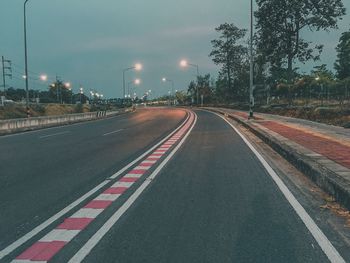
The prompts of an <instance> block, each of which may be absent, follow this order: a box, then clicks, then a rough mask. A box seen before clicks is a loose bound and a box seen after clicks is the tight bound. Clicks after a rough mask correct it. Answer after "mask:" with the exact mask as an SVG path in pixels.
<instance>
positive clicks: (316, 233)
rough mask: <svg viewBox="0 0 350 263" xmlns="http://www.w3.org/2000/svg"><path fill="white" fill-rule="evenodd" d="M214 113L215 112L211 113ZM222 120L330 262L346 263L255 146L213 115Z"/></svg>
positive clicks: (235, 129) (233, 127)
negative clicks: (252, 154) (265, 174)
mask: <svg viewBox="0 0 350 263" xmlns="http://www.w3.org/2000/svg"><path fill="white" fill-rule="evenodd" d="M211 113H213V112H211ZM213 114H215V115H217V116H219V117H220V118H222V119H224V120H225V121H226V122H227V123H228V124H229V125H230V126H231V127H232V129H233V130H234V131H235V132H236V133H237V134H238V135H239V136H240V137H241V138H242V140H243V141H244V142H245V144H246V145H247V146H248V147H249V148H250V150H251V151H252V152H253V153H254V154H255V156H256V157H257V158H258V160H259V161H260V162H261V164H262V165H263V166H264V168H265V170H266V171H267V172H268V174H269V175H270V176H271V177H272V179H273V180H274V182H275V183H276V185H277V186H278V188H279V189H280V191H281V192H282V193H283V195H284V197H285V198H286V199H287V201H288V202H289V204H290V205H291V206H292V207H293V209H294V210H295V212H296V213H297V215H298V216H299V218H300V219H301V220H302V221H303V223H304V224H305V226H306V227H307V229H308V230H309V231H310V233H311V234H312V236H313V237H314V239H315V240H316V242H317V243H318V245H319V246H320V247H321V249H322V250H323V252H324V253H325V254H326V256H327V257H328V259H329V260H330V262H332V263H345V260H344V259H343V258H342V256H341V255H340V254H339V252H338V251H337V250H336V249H335V247H334V246H333V245H332V243H331V242H330V241H329V239H328V238H327V237H326V235H325V234H324V233H323V232H322V230H321V229H320V228H319V227H318V226H317V224H316V223H315V221H314V220H313V219H312V218H311V217H310V215H309V214H308V213H307V212H306V210H305V209H304V207H303V206H302V205H301V204H300V203H299V201H298V200H297V199H296V198H295V197H294V195H293V194H292V192H291V191H290V190H289V189H288V187H287V186H286V185H285V184H284V183H283V181H282V180H281V178H279V176H278V175H277V173H276V172H275V171H274V170H273V169H272V167H271V166H270V165H269V164H268V163H267V161H266V160H265V159H264V158H263V157H262V155H261V154H260V153H259V152H258V151H257V150H256V149H255V148H254V146H253V145H252V144H251V143H250V142H249V141H248V140H247V139H246V138H245V136H244V135H243V134H242V133H241V132H240V131H239V130H238V129H237V128H236V127H235V126H234V125H233V124H232V123H230V122H229V121H228V120H227V119H226V118H225V117H223V116H221V115H219V114H217V113H213Z"/></svg>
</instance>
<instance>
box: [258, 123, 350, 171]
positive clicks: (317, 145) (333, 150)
mask: <svg viewBox="0 0 350 263" xmlns="http://www.w3.org/2000/svg"><path fill="white" fill-rule="evenodd" d="M259 124H260V125H263V126H264V127H266V128H268V129H269V130H271V131H274V132H276V133H278V134H280V135H282V136H283V137H285V138H287V139H289V140H291V141H294V142H296V143H298V144H300V145H302V146H304V147H305V148H308V149H310V150H312V151H314V152H316V153H318V154H321V155H323V156H325V157H327V158H328V159H330V160H333V161H335V162H337V163H339V164H341V165H342V166H345V167H347V168H349V169H350V147H348V146H346V145H343V144H341V143H338V142H335V141H332V140H329V139H326V138H323V137H321V136H317V135H313V134H310V133H307V132H303V131H301V130H299V129H294V128H291V127H289V126H286V125H283V124H279V123H277V122H274V121H264V122H260V123H259Z"/></svg>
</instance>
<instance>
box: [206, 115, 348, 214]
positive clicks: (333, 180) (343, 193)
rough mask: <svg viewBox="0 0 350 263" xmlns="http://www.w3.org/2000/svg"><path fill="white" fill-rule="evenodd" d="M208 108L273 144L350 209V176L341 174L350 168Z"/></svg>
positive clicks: (245, 121)
mask: <svg viewBox="0 0 350 263" xmlns="http://www.w3.org/2000/svg"><path fill="white" fill-rule="evenodd" d="M207 110H209V111H213V112H216V113H219V114H221V115H224V116H225V117H229V118H230V119H233V120H235V121H237V122H238V123H239V124H242V125H243V126H244V127H246V128H248V129H249V130H250V131H251V132H252V133H253V134H255V135H256V136H257V137H259V138H260V139H261V140H263V141H264V142H265V143H266V144H268V145H269V146H271V148H273V149H274V150H275V151H276V152H278V153H279V154H280V155H281V156H282V157H283V158H285V159H286V160H287V161H288V162H290V163H291V164H292V165H293V166H294V167H296V168H297V169H298V170H299V171H301V172H302V173H304V174H305V175H307V176H308V177H309V178H310V179H311V180H312V181H313V182H315V183H316V184H317V185H318V186H319V187H320V188H321V189H322V190H324V191H325V192H327V193H328V194H330V195H331V196H333V197H334V199H335V200H336V201H337V202H339V203H340V204H342V205H343V206H344V207H346V208H347V209H349V210H350V180H349V179H350V177H348V178H349V179H348V180H346V179H345V178H344V177H345V176H344V175H342V174H341V173H348V172H345V170H348V169H347V168H341V167H340V165H338V164H336V163H334V162H333V161H331V160H329V159H327V158H326V157H323V156H321V155H315V154H311V153H309V155H312V156H308V155H306V154H307V153H306V151H303V150H301V149H296V147H293V146H295V145H297V144H296V143H294V142H291V141H289V140H283V141H281V140H278V139H277V138H276V137H274V136H272V135H271V134H268V133H267V132H265V131H264V130H262V129H260V128H259V127H257V126H255V125H253V124H252V123H250V122H249V121H247V120H244V119H243V118H240V117H237V116H234V115H232V114H230V113H227V112H225V111H221V110H217V109H212V108H209V109H207ZM288 141H289V142H288ZM300 148H301V147H300ZM308 151H310V150H308ZM333 164H335V165H333ZM327 165H328V166H330V165H333V166H334V167H336V168H338V169H337V170H338V172H337V171H334V170H332V169H330V168H329V167H327ZM344 169H345V170H344ZM341 170H342V171H341Z"/></svg>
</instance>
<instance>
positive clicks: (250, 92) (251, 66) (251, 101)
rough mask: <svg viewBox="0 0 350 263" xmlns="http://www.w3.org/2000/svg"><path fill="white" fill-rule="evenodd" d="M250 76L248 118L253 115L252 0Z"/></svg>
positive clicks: (251, 12)
mask: <svg viewBox="0 0 350 263" xmlns="http://www.w3.org/2000/svg"><path fill="white" fill-rule="evenodd" d="M249 53H250V74H249V75H250V77H249V118H253V117H254V112H253V108H254V94H253V87H254V75H253V70H254V58H253V0H250V51H249Z"/></svg>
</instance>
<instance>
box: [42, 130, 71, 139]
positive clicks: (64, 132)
mask: <svg viewBox="0 0 350 263" xmlns="http://www.w3.org/2000/svg"><path fill="white" fill-rule="evenodd" d="M67 133H70V131H63V132H57V133H53V134H48V135H43V136H40V137H39V139H45V138H49V137H53V136H58V135H63V134H67Z"/></svg>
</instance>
